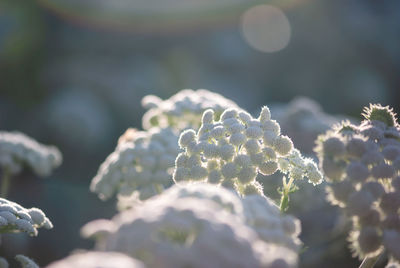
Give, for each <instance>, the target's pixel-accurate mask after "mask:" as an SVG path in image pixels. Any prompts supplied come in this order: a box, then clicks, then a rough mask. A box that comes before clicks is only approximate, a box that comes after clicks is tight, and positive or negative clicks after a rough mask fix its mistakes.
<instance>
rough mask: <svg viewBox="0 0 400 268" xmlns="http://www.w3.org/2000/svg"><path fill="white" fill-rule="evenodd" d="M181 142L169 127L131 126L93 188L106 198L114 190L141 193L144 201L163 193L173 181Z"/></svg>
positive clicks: (105, 164) (92, 184) (115, 191)
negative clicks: (134, 127)
mask: <svg viewBox="0 0 400 268" xmlns="http://www.w3.org/2000/svg"><path fill="white" fill-rule="evenodd" d="M177 143H178V137H177V135H176V134H175V133H174V132H173V131H172V130H171V129H169V128H166V129H160V128H152V129H151V130H149V131H137V130H133V129H128V131H127V132H126V133H125V134H124V135H123V136H122V137H121V138H120V141H119V144H118V146H117V148H116V149H115V151H114V152H113V153H112V154H111V155H109V156H108V157H107V159H106V160H105V162H104V163H103V164H101V166H100V168H99V171H98V173H97V175H96V176H95V177H94V178H93V180H92V183H91V186H90V189H91V191H93V192H95V193H97V194H98V195H99V197H100V198H102V199H108V198H110V197H111V196H113V195H114V193H118V194H120V195H123V196H129V195H131V194H133V193H135V192H138V193H139V198H140V199H142V200H143V199H146V198H149V197H151V196H153V195H155V194H157V193H160V192H161V191H163V190H164V189H165V188H167V187H169V186H170V185H171V184H172V183H173V181H172V178H171V174H172V172H173V166H174V160H175V158H176V156H177V155H178V153H179V147H178V144H177Z"/></svg>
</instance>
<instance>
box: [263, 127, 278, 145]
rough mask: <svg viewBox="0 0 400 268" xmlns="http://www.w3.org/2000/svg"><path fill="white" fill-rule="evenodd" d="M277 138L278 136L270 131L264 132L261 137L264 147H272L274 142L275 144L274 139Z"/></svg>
mask: <svg viewBox="0 0 400 268" xmlns="http://www.w3.org/2000/svg"><path fill="white" fill-rule="evenodd" d="M277 137H278V136H277V135H276V134H275V133H274V132H272V131H270V130H267V131H265V132H264V135H263V142H264V145H266V146H273V145H274V142H275V139H276V138H277Z"/></svg>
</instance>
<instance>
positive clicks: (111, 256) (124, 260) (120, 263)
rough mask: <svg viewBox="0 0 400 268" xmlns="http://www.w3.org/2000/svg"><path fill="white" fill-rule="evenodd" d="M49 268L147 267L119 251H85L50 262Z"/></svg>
mask: <svg viewBox="0 0 400 268" xmlns="http://www.w3.org/2000/svg"><path fill="white" fill-rule="evenodd" d="M46 267H47V268H69V267H77V268H78V267H82V268H83V267H84V268H145V266H144V265H143V264H142V263H141V262H140V261H138V260H135V259H133V258H131V257H129V256H127V255H125V254H122V253H118V252H100V251H84V252H78V253H74V254H72V255H70V256H68V257H66V258H64V259H62V260H59V261H55V262H53V263H50V264H49V265H48V266H46Z"/></svg>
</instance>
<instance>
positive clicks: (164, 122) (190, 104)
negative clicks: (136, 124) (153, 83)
mask: <svg viewBox="0 0 400 268" xmlns="http://www.w3.org/2000/svg"><path fill="white" fill-rule="evenodd" d="M142 105H143V107H144V108H146V109H149V111H147V112H146V113H145V115H144V116H143V128H144V129H150V128H152V127H154V126H158V127H162V128H165V127H171V128H173V129H176V130H179V131H180V130H183V129H186V128H195V129H198V128H199V126H200V124H201V117H202V114H203V112H204V111H205V110H207V109H209V108H212V109H214V111H215V112H216V113H217V115H221V113H222V112H223V111H224V110H225V109H227V108H236V107H237V105H236V103H234V102H233V101H231V100H229V99H226V98H224V97H223V96H221V95H219V94H217V93H214V92H211V91H208V90H205V89H199V90H190V89H185V90H181V91H179V92H178V93H177V94H176V95H174V96H172V97H170V98H169V99H167V100H161V99H160V98H158V97H156V96H152V95H149V96H146V97H144V98H143V100H142Z"/></svg>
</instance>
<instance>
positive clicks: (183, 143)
mask: <svg viewBox="0 0 400 268" xmlns="http://www.w3.org/2000/svg"><path fill="white" fill-rule="evenodd" d="M195 138H196V132H194V130H193V129H187V130H185V131H184V132H182V134H181V136H180V137H179V141H178V143H179V146H180V147H181V148H186V147H187V146H188V145H189V143H191V142H193V141H195Z"/></svg>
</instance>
